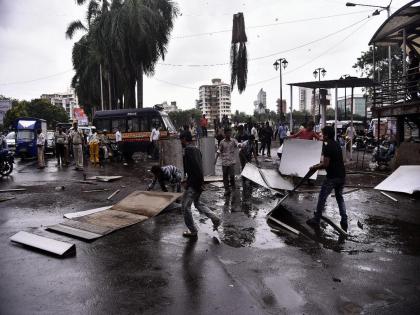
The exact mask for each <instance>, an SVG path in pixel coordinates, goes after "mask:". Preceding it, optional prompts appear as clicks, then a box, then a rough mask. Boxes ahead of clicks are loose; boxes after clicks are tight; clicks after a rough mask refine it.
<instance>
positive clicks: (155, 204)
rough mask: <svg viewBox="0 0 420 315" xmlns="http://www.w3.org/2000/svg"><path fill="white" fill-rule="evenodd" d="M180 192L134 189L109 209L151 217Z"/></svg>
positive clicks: (178, 195) (172, 200)
mask: <svg viewBox="0 0 420 315" xmlns="http://www.w3.org/2000/svg"><path fill="white" fill-rule="evenodd" d="M181 196H182V194H179V193H169V192H159V191H134V192H132V193H131V194H129V195H128V196H127V197H125V198H124V199H123V200H121V201H120V202H118V203H117V204H115V205H113V206H112V207H111V210H116V211H125V212H130V213H134V214H139V215H144V216H146V217H149V218H150V217H153V216H155V215H157V214H159V212H161V211H162V210H163V209H165V208H166V207H167V206H169V205H170V204H171V203H173V202H174V201H175V200H176V199H178V198H180V197H181Z"/></svg>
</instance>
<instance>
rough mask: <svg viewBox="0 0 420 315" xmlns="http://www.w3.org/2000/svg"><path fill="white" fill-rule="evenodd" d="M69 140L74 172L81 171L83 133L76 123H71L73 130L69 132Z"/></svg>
mask: <svg viewBox="0 0 420 315" xmlns="http://www.w3.org/2000/svg"><path fill="white" fill-rule="evenodd" d="M70 139H71V143H72V146H73V156H74V162H75V164H76V167H75V170H76V171H83V141H84V137H83V133H82V131H80V130H79V127H78V124H77V122H75V123H73V130H71V131H70Z"/></svg>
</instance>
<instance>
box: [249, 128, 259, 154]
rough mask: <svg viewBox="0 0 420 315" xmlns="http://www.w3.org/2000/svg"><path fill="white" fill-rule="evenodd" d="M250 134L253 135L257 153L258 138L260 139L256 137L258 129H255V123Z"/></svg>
mask: <svg viewBox="0 0 420 315" xmlns="http://www.w3.org/2000/svg"><path fill="white" fill-rule="evenodd" d="M251 135H253V136H254V139H255V150H257V155H258V140H260V139H259V137H258V130H257V128H256V125H255V124H253V125H252V129H251Z"/></svg>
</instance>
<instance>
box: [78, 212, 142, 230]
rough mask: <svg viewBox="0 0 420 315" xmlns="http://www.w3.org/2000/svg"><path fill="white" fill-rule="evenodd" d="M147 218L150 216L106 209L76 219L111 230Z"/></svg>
mask: <svg viewBox="0 0 420 315" xmlns="http://www.w3.org/2000/svg"><path fill="white" fill-rule="evenodd" d="M147 219H148V217H146V216H143V215H138V214H133V213H129V212H125V211H115V210H105V211H101V212H96V213H92V214H89V215H85V216H83V217H79V218H75V219H74V220H75V221H78V222H83V223H87V224H92V225H95V226H99V227H104V228H109V229H111V231H114V230H117V229H122V228H124V227H126V226H129V225H133V224H136V223H139V222H142V221H144V220H147Z"/></svg>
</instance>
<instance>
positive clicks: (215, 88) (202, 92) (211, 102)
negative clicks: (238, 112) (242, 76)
mask: <svg viewBox="0 0 420 315" xmlns="http://www.w3.org/2000/svg"><path fill="white" fill-rule="evenodd" d="M211 82H212V84H211V85H202V86H200V88H199V99H198V103H197V106H198V109H200V110H201V112H202V113H203V114H205V115H206V116H207V119H209V121H210V122H213V121H214V120H215V119H217V120H218V121H221V120H222V117H223V115H227V116H228V118H229V119H231V116H232V112H231V100H230V92H231V91H230V85H229V84H226V83H223V82H222V80H221V79H213V80H211Z"/></svg>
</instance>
